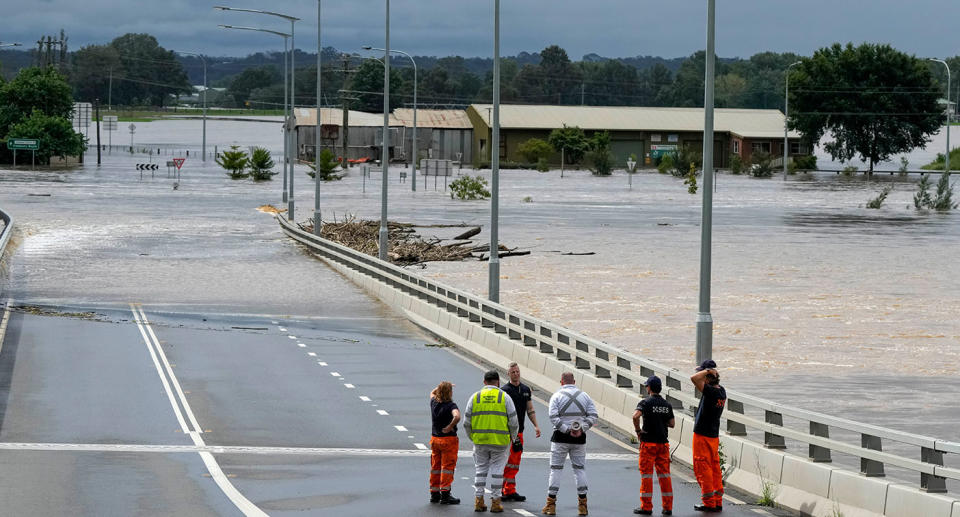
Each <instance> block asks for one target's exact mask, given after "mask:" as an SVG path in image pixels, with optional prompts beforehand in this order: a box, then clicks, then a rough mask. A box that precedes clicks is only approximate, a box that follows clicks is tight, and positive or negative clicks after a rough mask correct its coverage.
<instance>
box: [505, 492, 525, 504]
mask: <svg viewBox="0 0 960 517" xmlns="http://www.w3.org/2000/svg"><path fill="white" fill-rule="evenodd" d="M503 500H504V501H516V502H518V503H522V502H524V501H526V500H527V496H525V495H520V494H518V493H516V492H514V493H512V494H503Z"/></svg>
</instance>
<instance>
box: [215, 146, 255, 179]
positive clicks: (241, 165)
mask: <svg viewBox="0 0 960 517" xmlns="http://www.w3.org/2000/svg"><path fill="white" fill-rule="evenodd" d="M249 163H250V157H248V156H247V152H246V151H243V150H241V149H240V146H237V145H231V146H230V150H229V151H224V152H222V153H220V156H218V157H217V164H218V165H220V166H221V167H223V168H224V169H226V170H227V171H228V172H227V175H229V176H230V179H234V180H239V179H243V178H246V177H247V173H246V172H245V171H246V169H247V165H249Z"/></svg>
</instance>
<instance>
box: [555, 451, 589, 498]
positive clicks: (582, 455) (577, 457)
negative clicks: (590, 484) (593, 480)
mask: <svg viewBox="0 0 960 517" xmlns="http://www.w3.org/2000/svg"><path fill="white" fill-rule="evenodd" d="M567 456H570V466H571V467H573V477H574V479H576V481H577V494H579V495H584V494H586V493H587V470H586V461H587V446H586V444H582V443H557V442H550V477H549V481H548V483H547V494H548V495H550V496H556V495H557V492H558V491H559V490H560V474H561V473H562V472H563V464H564V463H566V461H567Z"/></svg>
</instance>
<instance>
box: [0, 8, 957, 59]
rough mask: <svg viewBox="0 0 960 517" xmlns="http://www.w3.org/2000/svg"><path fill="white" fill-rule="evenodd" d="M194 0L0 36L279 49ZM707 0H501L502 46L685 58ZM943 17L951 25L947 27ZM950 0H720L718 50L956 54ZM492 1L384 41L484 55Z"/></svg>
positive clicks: (354, 34) (248, 21)
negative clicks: (133, 36)
mask: <svg viewBox="0 0 960 517" xmlns="http://www.w3.org/2000/svg"><path fill="white" fill-rule="evenodd" d="M214 1H215V2H216V1H223V2H225V3H224V4H223V5H229V6H232V7H243V8H260V9H268V10H273V11H280V12H284V13H286V14H290V15H293V16H297V17H300V18H302V20H301V21H299V22H297V24H296V32H297V40H296V42H297V48H300V49H308V50H315V49H316V45H317V3H316V2H314V1H312V0H271V1H264V0H214ZM322 1H323V15H324V18H323V45H324V46H325V47H326V46H333V47H336V48H338V49H340V50H359V47H361V46H362V45H365V44H370V45H373V46H382V45H383V41H384V31H383V28H384V4H385V0H322ZM213 5H214V3H213V2H210V3H205V2H202V1H196V0H164V1H155V0H150V1H146V0H83V1H77V0H31V1H25V2H24V1H19V0H0V12H3V13H4V16H3V18H4V23H3V24H2V25H0V41H3V42H13V41H19V42H22V43H24V44H25V45H28V44H31V42H35V41H36V40H37V39H38V37H39V36H40V35H42V34H56V33H58V32H59V30H60V29H61V28H63V29H65V30H66V32H67V36H68V37H69V45H70V48H71V49H73V50H76V49H77V48H79V47H81V46H83V45H89V44H102V43H107V42H109V41H110V40H111V39H113V38H114V37H116V36H119V35H122V34H124V33H127V32H146V33H150V34H153V35H154V36H156V37H157V39H158V40H159V41H160V44H161V45H163V46H164V47H166V48H168V49H177V50H186V51H194V52H202V53H204V54H207V55H213V56H243V55H247V54H250V53H253V52H258V51H265V50H266V51H270V50H275V49H277V48H282V42H281V41H280V40H279V38H276V37H275V36H270V35H267V34H257V33H251V32H240V31H227V30H224V29H219V28H218V27H217V25H218V24H232V25H250V26H259V27H264V28H270V29H274V30H286V29H289V23H288V22H284V21H282V20H280V19H277V18H272V17H267V16H261V15H252V14H245V13H231V12H221V11H215V10H214V9H213V8H212V7H213ZM706 5H707V2H706V0H671V1H669V2H664V1H653V0H589V1H587V0H504V1H503V2H501V53H502V55H513V54H516V53H518V52H521V51H528V52H536V51H539V50H541V49H543V48H544V47H546V46H548V45H551V44H557V45H560V46H561V47H563V48H565V49H566V50H567V52H568V54H569V55H570V57H571V58H572V59H574V60H579V59H580V58H581V57H582V56H583V55H584V54H588V53H597V54H600V55H603V56H607V57H629V56H636V55H654V56H663V57H678V56H686V55H689V54H691V53H693V52H695V51H696V50H698V49H703V48H704V46H705V43H704V41H705V36H704V27H705V24H706ZM951 23H952V24H953V27H951V26H950V25H951ZM957 27H960V1H958V0H911V1H904V0H802V1H795V0H719V1H717V54H718V55H720V56H723V57H735V56H740V57H749V56H750V55H752V54H755V53H757V52H761V51H765V50H772V51H777V52H786V51H792V52H798V53H800V54H805V55H809V54H810V53H811V52H812V51H814V50H816V49H817V48H819V47H822V46H825V45H829V44H831V43H834V42H837V41H839V42H844V43H845V42H848V41H853V42H854V43H860V42H864V41H868V42H882V43H890V44H892V45H893V46H894V47H896V48H898V49H901V50H904V51H906V52H909V53H913V54H917V55H919V56H940V57H943V56H954V55H958V54H960V38H958V36H957V34H958V31H957ZM492 36H493V1H492V0H486V1H477V0H473V1H465V0H393V2H392V3H391V47H393V48H396V49H400V50H405V51H407V52H410V53H412V54H415V55H435V56H446V55H462V56H466V57H469V56H484V57H485V56H490V55H491V54H492V52H493V49H492V47H493V42H492Z"/></svg>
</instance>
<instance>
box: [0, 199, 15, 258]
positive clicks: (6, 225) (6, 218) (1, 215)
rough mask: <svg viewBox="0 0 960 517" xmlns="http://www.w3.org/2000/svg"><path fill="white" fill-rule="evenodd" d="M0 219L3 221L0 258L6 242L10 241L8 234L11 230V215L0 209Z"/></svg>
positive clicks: (0, 237)
mask: <svg viewBox="0 0 960 517" xmlns="http://www.w3.org/2000/svg"><path fill="white" fill-rule="evenodd" d="M0 221H3V233H0V259H2V258H3V253H4V251H6V249H7V243H8V242H10V234H11V233H12V232H13V217H10V214H8V213H6V212H4V211H3V210H2V209H0Z"/></svg>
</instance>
